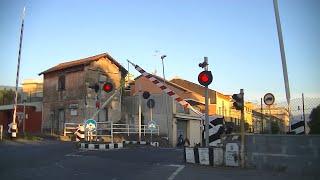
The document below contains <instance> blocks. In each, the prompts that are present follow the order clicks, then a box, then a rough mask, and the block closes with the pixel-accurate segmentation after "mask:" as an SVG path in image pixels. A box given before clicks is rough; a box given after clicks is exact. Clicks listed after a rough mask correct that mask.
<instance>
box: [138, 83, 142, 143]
mask: <svg viewBox="0 0 320 180" xmlns="http://www.w3.org/2000/svg"><path fill="white" fill-rule="evenodd" d="M138 111H139V112H138V113H139V114H138V116H139V119H138V130H139V141H141V83H139V109H138Z"/></svg>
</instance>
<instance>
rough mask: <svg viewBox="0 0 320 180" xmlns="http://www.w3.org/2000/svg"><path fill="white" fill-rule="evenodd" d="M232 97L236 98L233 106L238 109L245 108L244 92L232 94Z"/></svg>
mask: <svg viewBox="0 0 320 180" xmlns="http://www.w3.org/2000/svg"><path fill="white" fill-rule="evenodd" d="M232 99H234V100H235V102H234V103H233V107H235V108H236V110H243V108H244V100H243V95H242V94H234V95H232Z"/></svg>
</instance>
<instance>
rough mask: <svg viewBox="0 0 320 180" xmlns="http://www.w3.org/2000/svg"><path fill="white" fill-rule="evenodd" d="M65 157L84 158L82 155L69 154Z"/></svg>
mask: <svg viewBox="0 0 320 180" xmlns="http://www.w3.org/2000/svg"><path fill="white" fill-rule="evenodd" d="M65 156H70V157H83V156H82V155H79V154H67V155H65Z"/></svg>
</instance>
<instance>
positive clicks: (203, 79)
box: [200, 74, 209, 82]
mask: <svg viewBox="0 0 320 180" xmlns="http://www.w3.org/2000/svg"><path fill="white" fill-rule="evenodd" d="M200 78H201V81H203V82H208V81H209V78H208V76H207V75H206V74H201V77H200Z"/></svg>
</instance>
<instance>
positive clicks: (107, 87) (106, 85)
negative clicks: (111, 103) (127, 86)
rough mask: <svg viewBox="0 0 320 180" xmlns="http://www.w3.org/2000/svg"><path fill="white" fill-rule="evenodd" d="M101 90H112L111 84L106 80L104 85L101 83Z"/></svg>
mask: <svg viewBox="0 0 320 180" xmlns="http://www.w3.org/2000/svg"><path fill="white" fill-rule="evenodd" d="M103 90H104V91H105V92H111V91H112V90H113V85H112V84H111V83H109V82H106V83H105V84H104V85H103Z"/></svg>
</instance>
